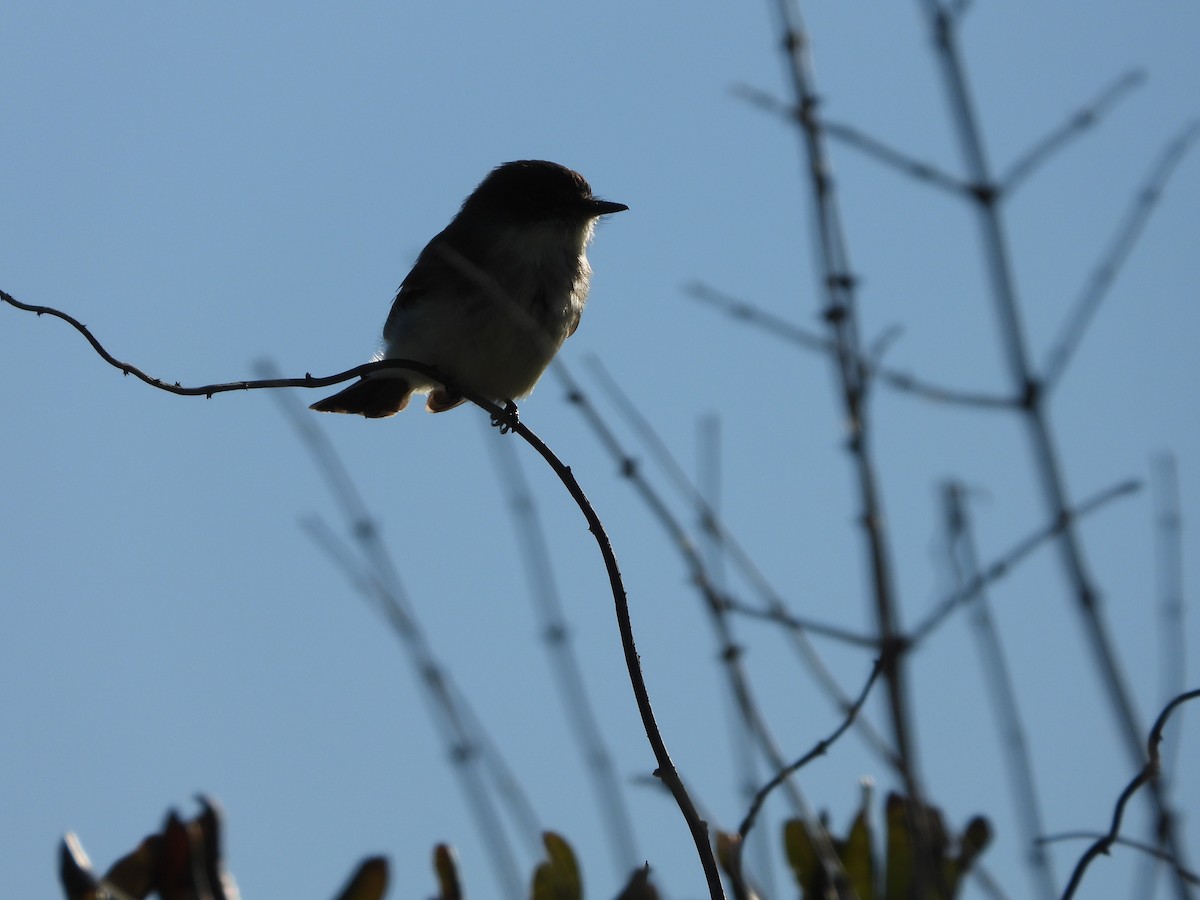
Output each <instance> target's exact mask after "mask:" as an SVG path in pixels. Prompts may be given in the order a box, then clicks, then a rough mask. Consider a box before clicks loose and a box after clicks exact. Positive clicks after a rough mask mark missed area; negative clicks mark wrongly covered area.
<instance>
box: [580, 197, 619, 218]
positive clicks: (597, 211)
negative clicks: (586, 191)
mask: <svg viewBox="0 0 1200 900" xmlns="http://www.w3.org/2000/svg"><path fill="white" fill-rule="evenodd" d="M627 209H629V207H628V206H626V205H625V204H624V203H613V202H612V201H611V200H596V199H592V200H589V201H588V206H587V210H588V213H589V214H590V215H593V216H607V215H609V214H610V213H619V212H623V211H624V210H627Z"/></svg>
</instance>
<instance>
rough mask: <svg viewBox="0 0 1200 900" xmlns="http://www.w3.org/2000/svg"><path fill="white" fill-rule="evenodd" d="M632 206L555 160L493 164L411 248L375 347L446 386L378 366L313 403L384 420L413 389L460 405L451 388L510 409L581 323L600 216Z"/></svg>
mask: <svg viewBox="0 0 1200 900" xmlns="http://www.w3.org/2000/svg"><path fill="white" fill-rule="evenodd" d="M628 208H629V207H627V206H625V205H624V204H623V203H612V202H610V201H608V200H599V199H597V198H596V197H593V196H592V189H591V187H589V186H588V183H587V181H585V180H584V178H583V176H582V175H580V174H579V173H578V172H573V171H571V170H570V169H568V168H566V167H565V166H560V165H558V164H557V163H552V162H545V161H543V160H533V159H530V160H521V161H519V162H509V163H504V164H503V165H501V166H498V167H496V168H495V169H493V170H492V171H491V173H490V174H489V175H488V176H487V178H485V179H484V180H483V182H482V183H481V184H480V185H479V187H477V188H475V190H474V191H473V192H472V193H471V196H469V197H467V199H466V201H465V202H464V203H463V205H462V209H460V210H459V212H458V215H457V216H455V217H454V220H453V221H452V222H451V223H450V224H449V225H447V226H446V228H445V230H443V231H442V232H441V233H440V234H439V235H437V236H436V237H435V238H434V239H433V240H431V241H430V242H429V243H428V244H427V245H426V246H425V249H424V250H422V251H421V255H420V256H418V257H417V262H416V265H414V266H413V267H412V271H411V272H409V273H408V277H407V278H405V279H404V282H403V283H402V284H401V285H400V290H399V291H397V293H396V299H395V301H394V302H393V303H392V311H391V313H390V314H389V315H388V318H387V323H386V324H385V325H384V326H383V341H384V343H383V349H382V350H381V351H380V352H379V354H377V356H376V359H409V360H413V361H414V362H420V363H425V364H426V365H430V366H433V367H434V368H436V369H437V370H438V371H439V372H440V373H442V374H443V375H445V376H446V380H447V382H448V384H439V383H438V382H436V381H434V380H433V379H431V378H428V377H426V376H424V375H421V374H418V373H416V372H413V371H411V370H405V369H384V370H381V371H379V372H373V373H371V374H370V375H368V376H366V377H364V378H362V379H360V380H359V381H357V382H355V383H354V384H353V385H351V386H350V387H348V388H346V389H345V390H343V391H341V392H340V393H337V394H334V395H333V396H332V397H326V398H325V399H324V400H320V401H318V402H316V403H314V404H313V405H312V406H311V407H310V409H315V410H317V411H318V412H338V413H355V414H357V415H361V416H367V417H368V418H381V417H383V416H392V415H395V414H396V413H398V412H400V410H402V409H404V407H405V406H407V405H408V400H409V397H411V396H412V394H413V392H414V391H416V392H428V393H429V398H428V400H427V402H426V408H427V409H428V410H429V411H430V412H445V411H446V410H448V409H453V408H454V407H455V406H458V405H459V404H460V403H462V402H463V399H464V398H463V396H462V395H461V394H459V393H458V392H457V390H458V389H461V390H465V391H470V392H472V393H476V394H480V395H482V396H484V397H487V398H488V399H491V400H495V401H498V402H503V403H506V404H509V405H510V406H512V405H513V401H515V400H517V399H519V398H521V397H525V396H527V395H528V394H529V392H530V391H532V390H533V386H534V385H535V384H537V381H538V379H539V378H540V377H541V375H542V373H543V372H544V371H545V370H546V367H547V366H548V365H550V360H551V359H553V358H554V354H555V353H557V352H558V348H559V347H561V346H562V345H563V342H564V341H565V340H566V339H567V338H569V337H570V336H571V335H572V334H574V333H575V329H576V328H578V327H579V317H580V315H581V314H582V313H583V305H584V303H585V302H586V301H587V295H588V281H589V278H590V277H591V274H592V269H591V266H589V265H588V261H587V255H586V251H587V245H588V242H589V241H590V240H591V239H592V232H593V231H594V229H595V227H596V220H597V219H598V218H599V217H600V216H604V215H608V214H609V213H615V212H621V211H622V210H625V209H628ZM514 408H515V407H514Z"/></svg>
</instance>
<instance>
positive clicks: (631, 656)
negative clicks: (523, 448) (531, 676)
mask: <svg viewBox="0 0 1200 900" xmlns="http://www.w3.org/2000/svg"><path fill="white" fill-rule="evenodd" d="M0 300H3V301H4V302H6V303H9V304H11V305H12V306H15V307H16V308H18V309H23V310H27V311H29V312H34V313H37V314H38V315H51V316H54V317H55V318H58V319H61V320H63V321H64V322H67V323H68V324H69V325H71V326H72V327H74V328H75V329H76V330H77V331H79V332H80V333H81V334H82V335H83V336H84V337H86V338H87V339H88V342H89V343H90V344H91V345H92V347H93V348H94V349H95V350H96V352H97V353H98V354H100V356H101V358H103V359H104V360H105V361H106V362H108V363H109V364H110V365H112V366H114V367H115V368H117V369H120V370H121V371H122V372H124V373H125V374H127V375H128V374H132V375H136V376H137V377H138V378H140V379H141V380H142V381H144V382H146V383H147V384H149V385H150V386H151V387H155V388H158V389H160V390H164V391H168V392H170V393H172V394H180V395H188V396H196V395H199V396H207V397H211V396H213V395H214V394H218V393H223V392H226V391H235V390H253V389H263V388H278V387H305V388H310V387H327V386H328V385H331V384H337V383H339V382H342V381H348V380H349V379H351V378H354V377H356V376H360V375H365V374H368V373H370V372H377V371H380V370H382V369H390V368H399V369H410V370H412V371H415V372H419V373H421V374H422V375H428V376H429V377H431V378H435V379H437V380H439V381H440V380H443V379H444V376H442V375H441V374H440V373H439V372H438V371H437V370H436V369H434V368H432V367H430V366H426V365H425V364H424V363H419V362H416V361H415V360H395V359H389V360H381V361H380V362H374V363H367V364H366V365H362V366H357V367H355V368H353V369H348V370H347V371H345V372H342V373H340V374H338V375H332V376H328V377H324V378H314V377H313V376H311V375H306V376H305V377H303V378H281V379H267V380H260V381H240V382H231V383H225V384H215V385H205V386H204V387H200V388H184V387H181V386H180V385H178V384H175V385H170V384H167V383H165V382H163V381H161V380H159V379H157V378H152V377H150V376H149V375H146V374H145V373H144V372H142V371H141V370H140V369H138V368H136V367H135V366H133V365H131V364H129V363H123V362H121V361H120V360H117V359H116V358H115V357H113V356H112V355H111V354H109V352H108V351H107V350H106V349H104V347H103V346H102V345H101V344H100V342H99V341H97V340H96V339H95V338H94V337H93V336H92V334H91V332H90V331H88V329H87V328H86V327H85V326H84V325H83V324H82V323H80V322H79V321H78V320H77V319H75V318H73V317H72V316H69V315H67V314H66V313H64V312H60V311H59V310H57V309H53V308H51V307H46V306H30V305H28V304H24V303H21V302H20V301H17V300H15V299H14V298H13V297H11V296H10V295H9V294H7V293H4V292H3V291H0ZM458 392H459V393H460V394H462V396H464V397H465V398H466V399H467V400H469V401H470V402H471V403H473V404H475V405H476V406H478V407H480V408H481V409H483V410H484V412H486V413H488V414H489V415H490V416H491V417H492V420H493V421H495V422H498V423H503V424H504V425H505V426H506V428H507V430H511V431H513V432H514V433H516V434H518V435H520V436H521V438H522V439H523V440H524V441H525V442H526V443H528V444H529V445H530V446H531V447H532V448H533V449H534V451H535V452H537V454H538V455H539V456H541V457H542V459H544V460H545V461H546V463H547V465H549V466H550V468H551V469H552V470H553V471H554V474H555V475H557V476H558V479H559V481H561V482H562V484H563V486H564V487H565V488H566V489H567V491H568V493H570V495H571V497H572V499H573V500H574V501H575V503H576V505H577V506H578V507H579V510H580V512H582V513H583V516H584V519H586V520H587V523H588V530H589V531H591V532H592V536H593V537H594V538H595V540H596V544H597V546H598V547H599V549H600V555H601V557H602V558H603V559H604V567H605V569H606V570H607V572H608V579H609V585H610V587H611V589H612V595H613V603H614V606H615V609H616V616H617V627H618V629H619V631H620V633H621V646H622V649H623V651H624V655H625V665H626V668H627V670H628V672H629V680H630V684H631V686H632V687H633V693H634V698H635V700H636V702H637V707H638V713H639V714H640V715H641V718H642V725H643V727H644V729H645V731H646V738H647V740H648V741H649V742H650V747H651V749H652V751H653V752H654V757H655V759H656V760H657V762H658V768H657V769H656V770H655V774H656V775H657V777H659V778H660V779H662V781H663V783H664V784H665V785H666V786H667V788H668V789H669V790H670V791H671V795H672V796H673V797H674V798H675V802H676V804H677V805H678V806H679V810H680V812H681V813H682V814H683V817H684V820H685V822H686V823H687V826H688V830H689V831H690V833H691V835H692V841H693V843H694V844H695V845H696V853H697V855H698V856H699V857H700V862H701V865H702V866H703V868H704V875H705V880H706V882H707V884H708V889H709V894H710V896H711V897H712V898H713V900H716V898H723V897H724V896H725V892H724V888H723V887H722V885H721V874H720V872H719V870H718V869H717V862H716V859H715V857H714V856H713V850H712V846H711V844H710V842H709V837H708V825H707V824H706V823H705V822H704V821H703V820H702V819H701V818H700V815H699V814H698V813H697V812H696V807H695V804H694V803H693V802H692V799H691V797H690V796H689V795H688V792H687V789H686V788H685V787H684V785H683V780H682V779H681V778H680V777H679V772H678V771H677V770H676V768H675V764H674V763H673V762H672V761H671V755H670V753H669V752H668V750H667V746H666V743H665V742H664V741H663V737H662V732H661V731H660V730H659V728H658V722H657V720H656V719H655V716H654V709H653V707H652V706H651V704H650V695H649V692H648V691H647V689H646V682H645V679H644V677H643V676H642V669H641V663H640V661H639V660H638V653H637V645H636V643H635V641H634V636H633V625H632V623H631V621H630V616H629V600H628V597H627V596H626V594H625V585H624V581H623V580H622V578H621V572H620V567H619V566H618V564H617V557H616V554H615V553H614V552H613V549H612V543H611V542H610V541H609V539H608V533H607V532H606V531H605V529H604V524H603V523H602V522H601V521H600V517H599V516H598V515H597V514H596V510H595V509H594V507H593V506H592V504H591V502H590V501H589V500H588V498H587V495H586V494H585V493H584V492H583V488H581V487H580V486H579V482H578V481H577V480H576V478H575V476H574V474H572V472H571V469H570V467H569V466H567V465H565V464H564V463H563V462H562V460H560V459H559V458H558V456H557V455H555V454H554V452H553V451H552V450H551V449H550V448H549V447H548V446H546V444H545V443H544V442H543V441H542V440H541V438H539V437H538V436H537V435H536V434H534V433H533V432H532V431H531V430H530V429H529V428H528V426H526V425H524V424H523V423H521V422H520V421H518V420H516V418H515V416H513V415H512V412H511V410H506V409H505V408H504V407H502V406H500V405H499V404H497V403H494V402H493V401H491V400H489V399H487V398H486V397H481V396H479V395H477V394H473V393H471V392H469V391H464V390H462V389H461V388H459V389H458Z"/></svg>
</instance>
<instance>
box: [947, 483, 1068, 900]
mask: <svg viewBox="0 0 1200 900" xmlns="http://www.w3.org/2000/svg"><path fill="white" fill-rule="evenodd" d="M965 493H966V491H965V490H964V489H963V486H962V485H961V484H958V483H957V482H948V483H947V484H945V485H944V486H943V488H942V495H943V504H944V506H943V515H944V517H945V522H946V537H947V547H946V556H947V558H948V560H949V562H950V568H951V571H952V572H953V574H954V579H955V583H956V588H957V589H958V590H962V589H963V588H964V587H965V586H966V585H967V584H969V583H971V582H972V581H976V580H977V579H978V578H979V575H980V569H979V557H978V554H977V553H976V550H975V539H974V536H973V534H972V529H971V520H970V517H969V515H968V513H967V505H966V502H965V500H964V495H965ZM971 610H972V619H973V622H974V625H975V628H974V632H975V635H976V646H977V647H978V648H979V660H980V664H981V665H982V666H983V669H984V675H985V681H986V683H987V686H988V689H989V692H990V694H991V700H992V709H993V712H994V713H995V716H996V719H997V720H998V724H999V727H1000V733H1001V734H1002V735H1003V736H1004V740H1005V753H1004V759H1005V762H1006V763H1007V764H1008V776H1009V782H1010V783H1011V785H1012V789H1013V790H1012V794H1013V803H1014V805H1015V806H1016V811H1017V820H1018V822H1019V823H1020V825H1021V828H1022V830H1023V831H1024V835H1023V837H1024V841H1023V843H1024V845H1025V853H1026V856H1027V860H1028V863H1029V870H1030V874H1031V876H1032V878H1033V884H1034V888H1035V890H1036V891H1037V892H1038V893H1039V894H1040V895H1041V896H1042V897H1044V898H1048V900H1052V898H1054V897H1055V896H1056V895H1057V893H1058V892H1057V890H1056V889H1055V886H1054V871H1053V869H1052V868H1051V860H1050V856H1049V854H1048V853H1046V850H1045V848H1044V847H1042V846H1041V844H1039V843H1037V836H1038V835H1039V834H1042V833H1044V831H1045V829H1044V828H1043V826H1042V814H1041V809H1040V804H1039V802H1038V795H1037V789H1036V787H1035V786H1034V781H1033V757H1032V754H1030V752H1029V743H1028V741H1026V739H1025V728H1024V726H1023V725H1022V724H1021V714H1020V712H1019V711H1018V709H1017V691H1016V687H1015V686H1014V684H1013V678H1012V673H1011V670H1010V668H1009V665H1008V659H1007V657H1006V655H1005V652H1004V647H1003V646H1002V645H1001V643H1000V635H999V634H998V633H997V631H996V626H995V623H994V622H993V621H992V614H991V610H990V609H989V604H988V600H987V596H986V595H985V594H984V592H983V588H982V587H981V588H980V589H979V591H978V592H977V596H976V600H975V602H974V603H973V604H971Z"/></svg>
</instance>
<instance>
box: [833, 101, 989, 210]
mask: <svg viewBox="0 0 1200 900" xmlns="http://www.w3.org/2000/svg"><path fill="white" fill-rule="evenodd" d="M821 124H822V125H823V126H824V128H825V131H826V133H827V134H828V135H829V136H830V137H831V138H833V139H834V140H836V141H841V142H842V143H843V144H845V145H846V146H848V147H851V148H853V149H855V150H858V151H859V152H860V153H864V154H866V155H867V156H870V157H871V158H873V159H875V160H877V161H879V162H881V163H884V164H885V165H888V166H891V167H892V168H893V169H896V170H898V171H899V172H901V173H903V174H905V175H907V176H909V177H910V178H915V179H916V180H917V181H923V182H925V183H926V184H929V185H932V186H933V187H936V188H941V189H942V190H944V191H948V192H950V193H952V194H958V195H961V194H966V193H968V192H970V190H971V186H970V185H969V184H967V183H966V182H964V181H963V180H962V179H960V178H955V177H954V176H953V175H950V174H948V173H946V172H943V171H942V170H941V169H939V168H938V167H937V166H935V165H933V163H928V162H924V161H922V160H919V159H915V158H914V157H911V156H909V155H908V154H906V153H904V152H903V151H900V150H897V149H895V148H894V147H891V146H890V145H888V144H885V143H884V142H883V141H881V140H879V139H877V138H873V137H871V136H870V135H869V134H866V133H865V132H862V131H859V130H858V129H857V128H855V127H853V126H852V125H846V124H843V123H841V122H831V121H830V120H829V119H822V120H821Z"/></svg>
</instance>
